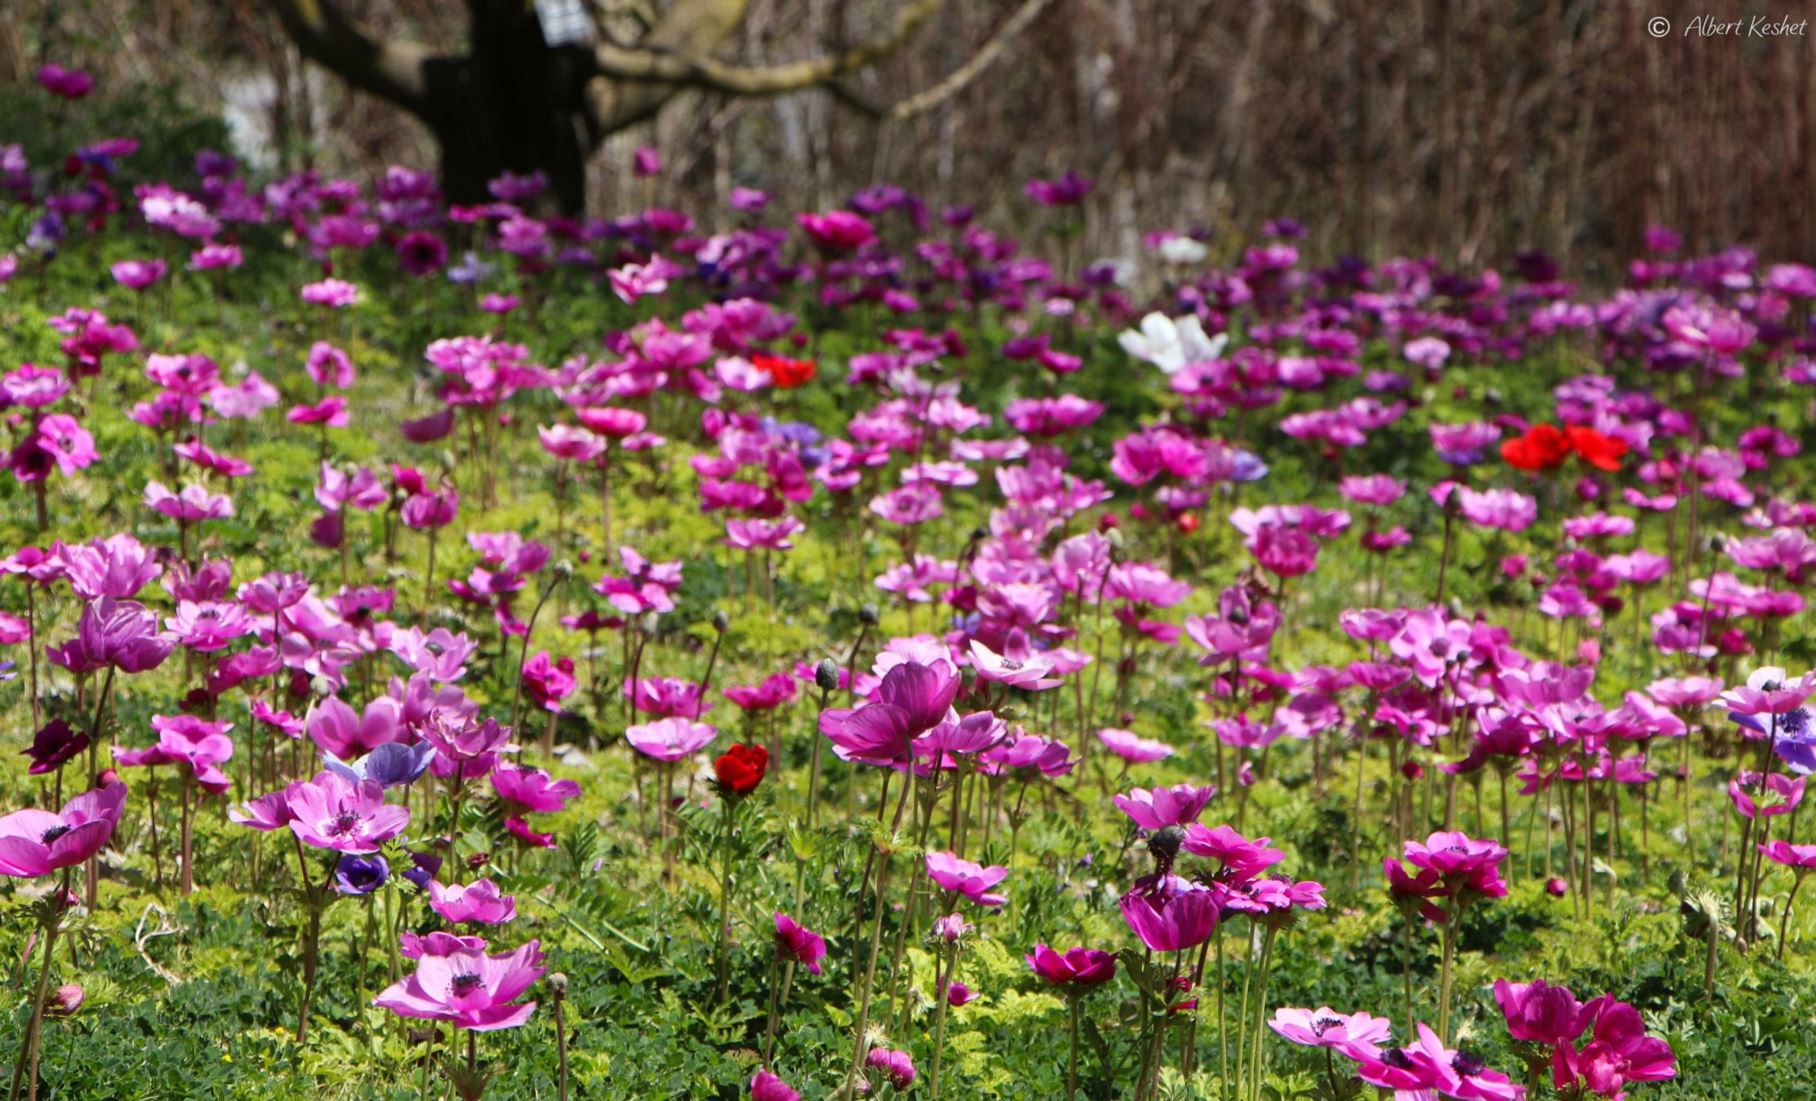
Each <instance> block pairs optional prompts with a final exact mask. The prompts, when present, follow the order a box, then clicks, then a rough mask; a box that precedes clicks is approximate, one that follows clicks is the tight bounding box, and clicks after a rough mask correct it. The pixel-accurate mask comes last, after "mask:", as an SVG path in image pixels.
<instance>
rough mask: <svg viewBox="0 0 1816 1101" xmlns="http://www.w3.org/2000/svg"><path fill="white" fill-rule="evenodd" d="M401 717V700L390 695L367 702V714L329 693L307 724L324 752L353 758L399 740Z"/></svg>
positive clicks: (339, 756)
mask: <svg viewBox="0 0 1816 1101" xmlns="http://www.w3.org/2000/svg"><path fill="white" fill-rule="evenodd" d="M400 719H401V714H400V709H399V708H398V704H397V701H396V700H394V699H392V698H391V697H389V696H379V697H378V698H377V699H374V700H373V701H372V702H371V703H369V704H367V705H366V710H365V713H364V714H363V715H362V714H360V713H359V712H357V711H354V710H353V708H351V707H349V706H347V704H345V703H344V702H342V701H341V700H340V699H339V698H337V697H334V696H329V697H327V698H325V699H322V700H319V701H317V702H316V704H315V706H313V707H311V708H310V709H309V714H308V715H307V716H305V717H304V719H303V724H304V727H305V729H307V730H308V732H309V738H310V740H312V741H314V742H315V744H316V745H318V746H320V747H321V749H322V751H323V752H325V753H328V754H329V755H331V756H334V757H337V758H339V759H340V760H343V761H351V760H354V759H355V758H358V757H364V756H365V755H366V754H368V753H370V752H372V751H373V750H374V749H377V748H378V747H379V746H381V745H385V744H387V743H390V742H394V741H397V740H398V738H399V737H400V736H402V735H403V733H404V731H403V730H402V728H401V726H400Z"/></svg>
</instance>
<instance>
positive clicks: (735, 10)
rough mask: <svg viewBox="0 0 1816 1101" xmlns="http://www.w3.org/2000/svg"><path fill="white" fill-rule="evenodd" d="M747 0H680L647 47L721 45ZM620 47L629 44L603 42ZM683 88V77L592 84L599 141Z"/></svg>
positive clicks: (688, 49) (591, 113) (591, 107)
mask: <svg viewBox="0 0 1816 1101" xmlns="http://www.w3.org/2000/svg"><path fill="white" fill-rule="evenodd" d="M748 6H749V5H748V3H747V0H678V2H677V3H675V4H673V5H672V6H670V7H669V9H668V11H667V12H665V13H663V15H662V18H661V20H660V21H659V22H658V23H657V24H656V26H655V27H654V28H652V29H651V30H650V32H649V34H648V35H647V36H646V37H645V38H644V40H643V43H642V46H641V49H643V50H645V51H652V52H653V51H661V52H665V53H668V52H673V53H685V54H689V55H707V54H710V53H712V52H713V51H714V50H716V49H718V48H719V46H720V45H721V44H722V43H724V42H725V40H726V39H728V38H730V37H731V36H732V34H733V33H734V32H735V31H736V30H737V29H738V26H739V25H740V24H741V23H743V22H744V13H745V9H746V8H747V7H748ZM608 47H609V48H611V49H615V50H619V51H620V52H636V51H635V50H631V51H625V50H624V48H623V47H617V46H610V43H609V39H608V40H607V45H602V46H600V47H598V49H601V50H603V49H606V48H608ZM680 89H681V85H680V84H679V83H653V82H650V83H633V82H630V81H619V80H613V79H609V78H605V75H604V74H601V79H595V80H590V81H588V82H587V86H586V118H587V132H588V136H589V139H590V140H591V141H592V143H593V144H594V145H597V144H598V142H599V139H600V138H602V137H603V136H604V135H606V134H611V133H616V132H617V131H619V130H622V129H624V128H625V127H627V126H633V125H635V124H637V123H639V122H643V121H644V120H646V119H649V118H652V117H653V116H654V115H655V114H656V112H657V111H659V110H661V109H662V105H663V104H665V103H667V102H668V101H669V100H670V99H672V98H674V95H675V93H676V92H677V91H679V90H680Z"/></svg>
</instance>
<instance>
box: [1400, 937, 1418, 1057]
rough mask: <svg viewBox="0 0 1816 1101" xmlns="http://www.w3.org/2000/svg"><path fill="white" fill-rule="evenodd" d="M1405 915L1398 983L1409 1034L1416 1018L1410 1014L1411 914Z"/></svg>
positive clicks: (1412, 1029)
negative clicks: (1404, 935)
mask: <svg viewBox="0 0 1816 1101" xmlns="http://www.w3.org/2000/svg"><path fill="white" fill-rule="evenodd" d="M1405 916H1406V937H1405V941H1406V943H1405V950H1404V951H1403V952H1401V954H1400V984H1401V986H1402V987H1403V988H1404V989H1403V990H1402V991H1401V993H1402V995H1403V997H1404V999H1405V1003H1406V1004H1405V1012H1406V1031H1407V1032H1408V1033H1409V1034H1411V1033H1413V1032H1414V1026H1415V1024H1416V1022H1417V1020H1418V1018H1416V1017H1414V1016H1413V1015H1412V953H1413V931H1412V915H1411V914H1407V915H1405Z"/></svg>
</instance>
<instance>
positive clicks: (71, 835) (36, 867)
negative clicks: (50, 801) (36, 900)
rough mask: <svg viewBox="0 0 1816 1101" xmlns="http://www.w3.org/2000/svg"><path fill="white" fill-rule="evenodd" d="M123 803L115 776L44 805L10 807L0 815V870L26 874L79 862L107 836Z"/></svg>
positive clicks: (123, 787)
mask: <svg viewBox="0 0 1816 1101" xmlns="http://www.w3.org/2000/svg"><path fill="white" fill-rule="evenodd" d="M125 806H126V785H125V784H123V783H121V782H120V781H118V780H115V781H113V782H112V783H110V784H106V785H104V786H102V787H99V788H96V789H94V790H93V791H85V792H83V793H82V794H80V795H78V796H76V797H75V798H74V799H71V800H70V801H69V802H67V803H65V804H63V809H62V810H61V811H59V812H57V813H56V814H52V813H51V812H49V811H47V810H16V811H14V812H13V813H11V814H9V815H7V816H6V817H4V818H0V875H10V876H17V877H20V878H30V877H32V876H40V875H48V874H49V873H51V872H53V871H55V870H57V869H58V868H68V867H71V866H73V865H76V864H81V863H83V862H84V861H86V860H87V859H88V858H89V857H91V856H93V855H95V854H96V853H98V852H100V851H101V847H102V846H103V845H106V844H107V842H108V840H109V839H110V838H112V837H113V832H114V827H115V826H116V825H118V824H119V821H120V811H121V810H122V809H123V808H124V807H125Z"/></svg>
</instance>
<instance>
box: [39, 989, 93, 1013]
mask: <svg viewBox="0 0 1816 1101" xmlns="http://www.w3.org/2000/svg"><path fill="white" fill-rule="evenodd" d="M87 997H88V993H87V992H86V991H84V990H83V989H82V984H80V983H73V982H72V983H65V984H64V985H62V986H59V987H57V991H56V993H54V994H52V995H51V996H50V999H49V1000H48V1001H46V1002H45V1003H44V1015H45V1016H46V1017H70V1016H74V1015H75V1012H76V1010H78V1009H81V1008H82V1002H83V1000H84V999H86V998H87Z"/></svg>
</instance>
